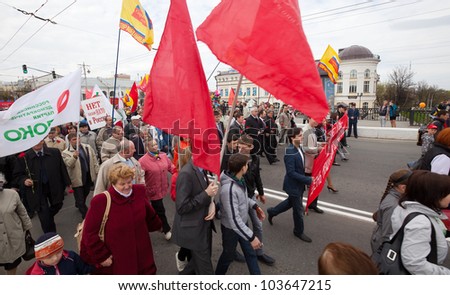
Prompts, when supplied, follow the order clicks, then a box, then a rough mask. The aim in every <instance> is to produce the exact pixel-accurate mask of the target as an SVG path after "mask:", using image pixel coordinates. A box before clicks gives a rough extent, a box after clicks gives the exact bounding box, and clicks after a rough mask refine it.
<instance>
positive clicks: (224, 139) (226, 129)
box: [214, 74, 243, 182]
mask: <svg viewBox="0 0 450 295" xmlns="http://www.w3.org/2000/svg"><path fill="white" fill-rule="evenodd" d="M242 78H243V76H242V74H241V75H240V76H239V81H238V84H237V89H236V93H235V95H234V99H233V104H232V105H231V110H230V116H229V117H228V122H227V126H226V128H225V134H224V135H223V139H222V149H221V151H220V166H222V159H223V155H224V154H225V149H226V144H227V138H228V133H229V132H230V126H231V120H232V119H233V113H234V110H235V109H236V102H237V100H238V96H239V89H240V88H241V83H242ZM218 177H219V175H216V176H215V177H214V181H215V182H217V179H218Z"/></svg>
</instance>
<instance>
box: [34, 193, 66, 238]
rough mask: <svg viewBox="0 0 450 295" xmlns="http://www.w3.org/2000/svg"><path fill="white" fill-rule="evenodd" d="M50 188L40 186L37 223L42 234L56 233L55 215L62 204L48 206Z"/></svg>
mask: <svg viewBox="0 0 450 295" xmlns="http://www.w3.org/2000/svg"><path fill="white" fill-rule="evenodd" d="M49 200H50V188H49V185H48V184H44V185H42V194H41V195H40V197H39V201H40V204H39V212H38V216H39V221H40V222H41V228H42V231H43V232H44V233H48V232H56V224H55V215H56V214H57V213H58V212H59V210H61V208H62V206H63V203H62V202H61V203H57V204H53V205H50V201H49Z"/></svg>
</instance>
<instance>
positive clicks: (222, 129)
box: [214, 111, 225, 146]
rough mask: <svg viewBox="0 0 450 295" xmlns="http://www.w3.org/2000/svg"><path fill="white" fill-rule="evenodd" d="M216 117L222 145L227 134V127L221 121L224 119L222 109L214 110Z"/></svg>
mask: <svg viewBox="0 0 450 295" xmlns="http://www.w3.org/2000/svg"><path fill="white" fill-rule="evenodd" d="M214 118H215V120H216V127H217V133H218V134H219V142H220V146H222V142H223V136H224V135H225V127H224V125H223V122H222V121H220V119H222V114H221V113H220V111H214Z"/></svg>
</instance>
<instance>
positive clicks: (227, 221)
mask: <svg viewBox="0 0 450 295" xmlns="http://www.w3.org/2000/svg"><path fill="white" fill-rule="evenodd" d="M248 162H249V158H248V157H247V156H246V155H243V154H233V155H232V156H231V157H230V160H229V161H228V171H225V172H222V174H221V175H220V183H221V185H222V187H221V189H220V202H221V204H222V207H221V209H220V210H221V212H222V217H221V229H222V246H223V251H222V254H221V255H220V258H219V261H218V262H217V267H216V275H224V274H226V272H227V270H228V267H229V266H230V264H231V262H233V260H234V257H235V254H236V246H237V244H238V243H239V244H240V245H241V248H242V251H243V252H244V256H245V260H246V262H247V267H248V270H249V272H250V274H252V275H259V274H261V271H260V269H259V265H258V259H257V257H256V252H255V250H256V249H259V248H261V247H262V243H261V242H260V240H259V239H258V237H257V236H256V235H255V234H254V233H253V231H252V230H251V229H250V228H249V227H248V225H247V223H248V219H249V215H248V212H249V210H256V214H257V215H258V218H259V219H260V220H264V218H265V216H264V212H263V211H262V209H261V208H260V207H258V205H257V204H256V202H255V200H253V199H250V198H248V196H247V188H246V185H245V181H244V178H243V176H244V174H245V173H246V172H247V170H248Z"/></svg>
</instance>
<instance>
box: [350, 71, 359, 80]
mask: <svg viewBox="0 0 450 295" xmlns="http://www.w3.org/2000/svg"><path fill="white" fill-rule="evenodd" d="M356 78H358V72H357V71H356V70H351V71H350V79H356Z"/></svg>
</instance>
